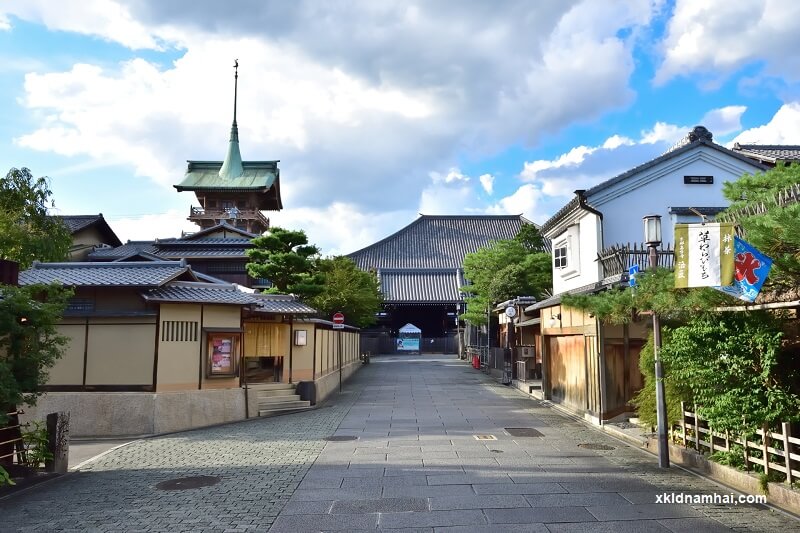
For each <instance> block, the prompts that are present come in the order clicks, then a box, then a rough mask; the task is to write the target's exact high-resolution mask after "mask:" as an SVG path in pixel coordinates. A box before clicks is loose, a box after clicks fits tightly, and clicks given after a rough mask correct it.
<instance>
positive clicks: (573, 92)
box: [0, 0, 659, 248]
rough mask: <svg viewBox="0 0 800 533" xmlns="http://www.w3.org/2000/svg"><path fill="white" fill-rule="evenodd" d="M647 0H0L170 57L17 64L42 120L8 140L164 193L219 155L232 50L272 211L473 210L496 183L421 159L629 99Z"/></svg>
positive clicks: (329, 236)
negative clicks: (272, 178) (234, 0)
mask: <svg viewBox="0 0 800 533" xmlns="http://www.w3.org/2000/svg"><path fill="white" fill-rule="evenodd" d="M658 4H659V2H635V3H630V2H612V3H604V4H603V5H600V4H598V3H597V2H593V1H590V0H571V1H564V2H552V3H531V2H528V1H527V0H509V1H508V2H506V3H504V9H502V10H498V9H497V8H496V6H494V5H490V4H485V3H479V2H478V3H469V4H462V3H448V2H441V3H440V2H418V1H413V0H411V1H408V2H405V1H404V2H399V1H397V2H353V3H349V2H344V3H322V4H320V3H318V2H315V1H305V0H298V1H297V2H290V3H281V2H257V3H253V4H249V5H248V6H247V8H246V9H227V8H220V7H219V6H220V5H221V4H217V3H213V2H197V3H193V4H192V6H191V9H186V8H179V7H176V6H180V4H175V3H172V2H160V1H149V0H140V1H138V2H133V3H124V4H123V3H122V2H114V1H111V0H90V1H88V2H83V1H81V2H80V3H78V2H77V0H69V1H65V2H61V3H58V4H57V5H55V4H53V3H51V2H44V1H43V0H34V1H31V2H28V1H15V0H12V1H11V2H7V3H5V4H4V6H3V8H0V13H6V14H13V15H14V16H16V17H20V18H21V19H23V20H28V21H33V22H38V23H42V24H44V25H46V26H47V27H48V28H51V29H57V30H63V31H71V32H78V33H81V34H84V35H91V36H97V37H100V38H102V39H107V40H111V41H114V42H117V43H119V44H121V45H123V46H126V47H128V48H131V49H155V50H158V49H163V48H177V49H180V50H182V51H183V52H182V53H183V55H182V56H181V57H180V58H179V59H177V60H176V61H174V63H171V64H169V65H166V66H163V65H158V64H156V63H153V62H151V61H149V60H145V59H142V58H136V59H133V60H130V61H126V62H124V63H122V64H120V65H118V66H115V65H110V64H108V63H107V62H106V63H103V67H100V66H97V65H93V64H89V63H88V62H87V63H86V64H76V65H74V66H73V67H72V68H71V69H69V70H66V71H63V72H46V71H44V69H40V72H38V73H29V74H28V75H27V77H26V81H25V95H24V97H23V98H21V101H22V102H23V105H24V106H26V108H27V110H28V111H29V114H28V116H29V117H31V120H33V121H34V122H35V123H36V124H37V125H36V126H35V127H34V128H31V129H30V130H29V131H27V132H25V133H20V134H18V135H17V138H16V142H17V143H18V144H19V145H21V146H24V147H26V148H32V149H36V150H41V151H47V152H55V153H58V154H63V155H68V156H78V158H80V157H84V158H85V157H88V158H91V159H96V160H101V161H108V160H112V161H114V162H115V163H117V164H120V163H121V164H125V165H127V166H129V167H130V168H132V169H133V170H134V172H135V173H136V174H137V175H139V176H143V177H147V178H150V179H153V180H154V181H156V182H157V183H160V184H162V185H164V186H165V187H168V186H169V185H171V184H174V183H177V182H178V181H179V180H180V179H181V177H182V175H183V172H184V168H185V167H184V165H185V163H184V161H185V160H186V159H212V160H213V159H221V158H222V156H223V154H224V151H225V144H226V141H227V136H228V127H229V126H228V125H229V124H230V119H231V117H230V112H231V110H230V107H231V106H230V103H231V92H232V87H231V85H232V80H231V78H232V76H231V72H230V67H231V63H232V59H233V58H235V57H238V58H239V59H240V62H241V68H240V78H239V81H240V84H239V104H240V107H239V116H238V118H239V128H240V139H241V150H242V155H243V157H244V158H245V159H246V160H247V159H250V160H257V159H280V160H281V192H282V195H283V199H284V205H286V207H287V211H286V212H284V213H280V214H279V216H281V217H283V216H287V217H289V219H290V220H298V221H300V220H301V219H303V218H305V219H307V220H308V221H309V222H308V223H309V224H315V222H313V220H314V219H313V217H311V216H310V215H309V216H306V217H299V218H292V216H293V215H291V214H288V215H287V214H286V213H289V211H292V212H294V211H297V212H299V213H304V214H306V215H308V214H309V213H310V211H309V210H314V209H317V210H320V211H321V212H324V213H328V214H331V215H334V214H337V213H340V208H339V207H337V206H348V208H347V209H348V210H349V211H350V212H354V213H359V212H362V213H375V212H380V211H386V212H392V213H399V212H413V209H414V206H417V207H419V208H420V209H423V210H425V211H426V212H430V213H433V212H450V213H453V212H464V211H466V212H480V211H481V210H485V209H486V205H484V204H482V203H481V202H480V201H478V200H476V197H479V196H480V194H479V193H480V190H481V189H480V188H479V186H480V187H483V190H484V191H486V192H490V193H496V190H497V189H498V188H500V185H501V184H500V183H498V181H497V180H495V181H492V182H491V185H490V186H489V187H487V183H488V178H481V177H479V178H477V180H472V181H469V180H467V179H466V178H467V177H466V176H463V175H458V174H453V173H451V172H447V173H445V174H442V175H440V176H439V178H438V179H440V180H441V182H438V183H435V182H433V181H431V176H430V175H429V170H430V169H435V168H438V169H444V168H449V167H451V166H452V165H453V164H454V162H456V161H459V157H460V156H461V155H462V154H464V153H470V154H474V155H475V157H481V155H483V154H491V153H495V151H496V150H499V149H503V148H505V147H506V146H508V144H509V143H517V144H522V145H526V144H530V143H533V142H535V141H536V140H537V139H538V138H539V137H540V136H543V135H547V134H548V133H550V132H554V131H558V130H561V129H563V128H564V127H566V126H567V125H569V124H571V123H573V122H575V121H587V120H591V119H593V118H595V117H598V116H601V115H602V114H603V113H605V112H607V111H608V110H611V109H618V108H620V107H622V106H625V105H627V104H628V103H629V102H630V101H631V99H632V96H633V93H632V91H631V90H630V88H629V78H630V75H631V73H632V72H633V69H634V61H633V51H632V48H633V41H634V40H635V37H633V35H635V33H636V31H637V28H640V27H642V26H645V25H647V24H648V23H649V21H650V19H651V17H652V16H653V14H654V13H655V12H656V11H657V10H658ZM275 21H280V24H276V23H275ZM148 57H153V55H152V54H149V55H148ZM626 142H628V141H626V140H625V139H623V138H621V137H620V138H615V137H612V138H609V140H608V141H607V143H608V145H607V146H608V147H612V146H624V145H625V143H626ZM579 155H580V154H579V153H575V154H573V156H572V157H579ZM565 164H566V163H565ZM169 190H171V189H169ZM542 194H543V195H546V194H548V192H547V191H546V190H543V191H542ZM515 198H516V199H515V200H507V201H506V204H507V205H522V203H524V202H523V201H522V199H523V198H525V199H527V201H528V204H530V203H531V202H533V201H534V195H533V194H532V192H531V191H530V190H528V188H526V189H524V190H523V192H519V193H518V196H516V197H515ZM515 202H516V204H515ZM499 203H502V200H500V201H499ZM499 203H498V205H499ZM365 216H366V215H365ZM370 220H371V219H370ZM409 221H410V219H406V220H405V221H404V223H408V222H409ZM315 227H316V228H317V230H315V231H318V232H319V233H318V235H319V236H318V237H317V240H318V241H319V242H323V241H324V242H330V243H334V242H336V241H335V240H334V239H335V238H337V237H335V236H336V234H335V230H334V228H333V226H332V225H331V224H325V223H323V222H320V223H319V224H318V225H317V226H315ZM323 232H327V233H326V234H325V235H322V233H323ZM347 239H348V242H357V241H359V237H358V236H352V237H348V238H347ZM331 246H333V247H334V248H336V246H337V245H335V244H331Z"/></svg>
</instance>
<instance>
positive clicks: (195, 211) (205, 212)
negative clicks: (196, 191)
mask: <svg viewBox="0 0 800 533" xmlns="http://www.w3.org/2000/svg"><path fill="white" fill-rule="evenodd" d="M230 211H231V208H226V209H204V208H202V207H191V208H190V210H189V218H191V219H196V220H200V219H203V220H208V219H212V220H230V219H231V218H232V217H231V213H230ZM236 218H237V219H239V220H254V219H255V220H258V221H259V222H261V224H263V225H264V227H267V228H268V227H269V219H268V218H267V217H265V216H264V213H262V212H261V211H259V210H258V209H238V211H237V212H236Z"/></svg>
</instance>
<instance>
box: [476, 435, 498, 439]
mask: <svg viewBox="0 0 800 533" xmlns="http://www.w3.org/2000/svg"><path fill="white" fill-rule="evenodd" d="M473 437H475V440H497V437H495V436H494V435H473Z"/></svg>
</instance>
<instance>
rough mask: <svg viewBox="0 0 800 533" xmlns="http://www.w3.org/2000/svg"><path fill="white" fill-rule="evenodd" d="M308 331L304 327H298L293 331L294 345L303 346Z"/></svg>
mask: <svg viewBox="0 0 800 533" xmlns="http://www.w3.org/2000/svg"><path fill="white" fill-rule="evenodd" d="M307 334H308V332H307V331H306V330H304V329H298V330H295V332H294V345H295V346H305V345H306V343H307V342H308V340H307Z"/></svg>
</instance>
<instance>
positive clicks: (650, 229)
mask: <svg viewBox="0 0 800 533" xmlns="http://www.w3.org/2000/svg"><path fill="white" fill-rule="evenodd" d="M642 221H644V242H645V244H647V245H649V246H658V245H659V244H661V215H647V216H646V217H642Z"/></svg>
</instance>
